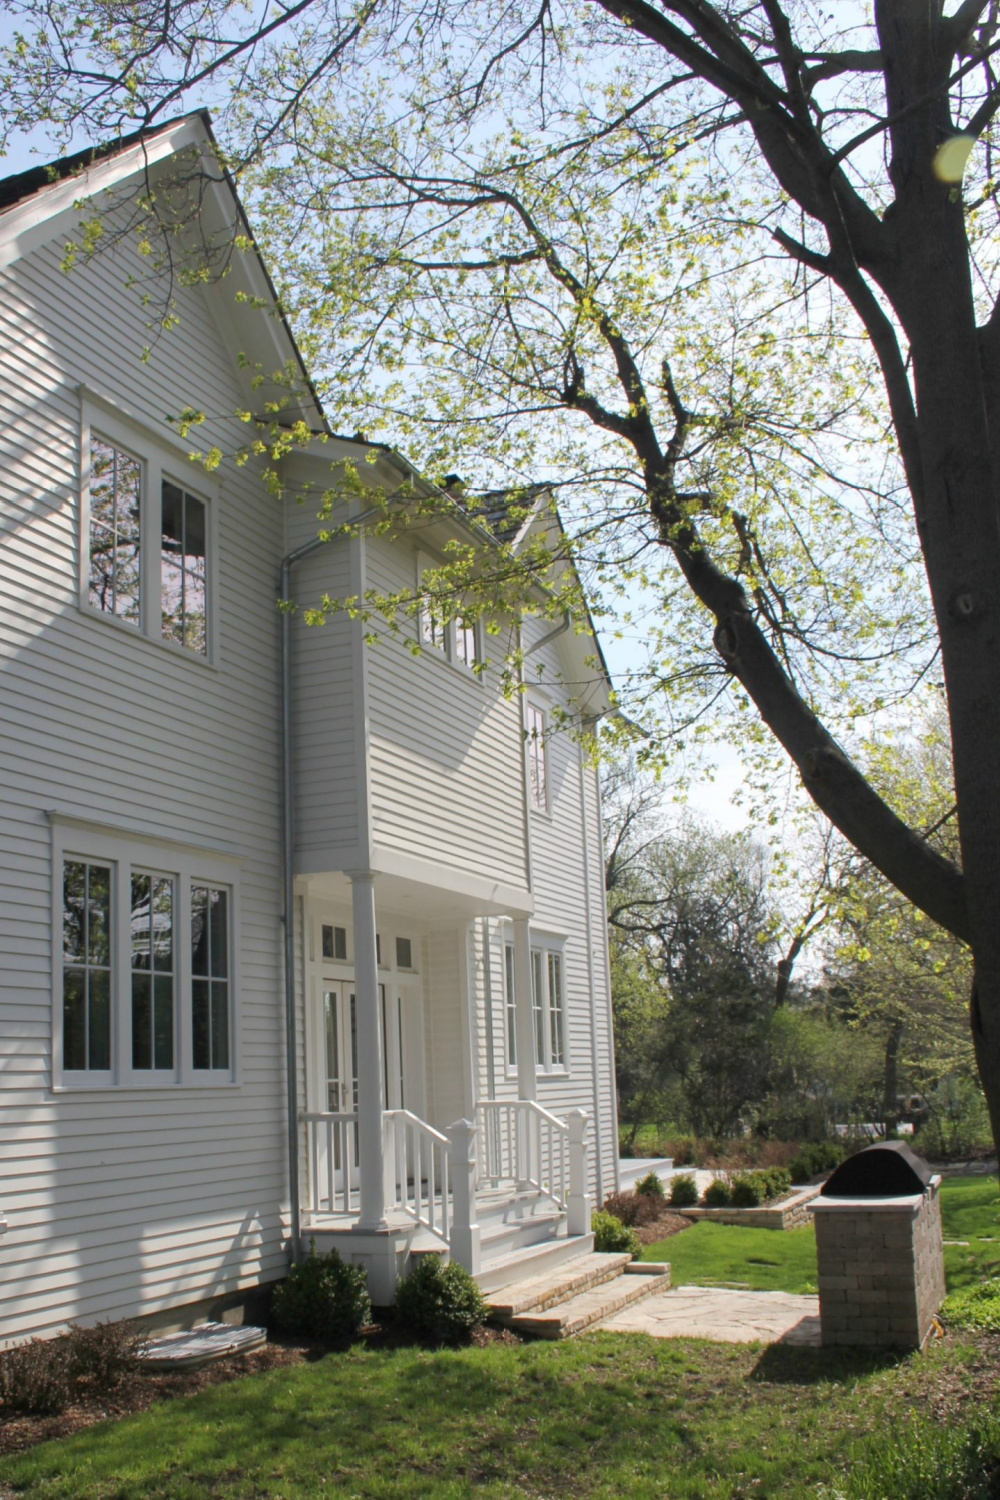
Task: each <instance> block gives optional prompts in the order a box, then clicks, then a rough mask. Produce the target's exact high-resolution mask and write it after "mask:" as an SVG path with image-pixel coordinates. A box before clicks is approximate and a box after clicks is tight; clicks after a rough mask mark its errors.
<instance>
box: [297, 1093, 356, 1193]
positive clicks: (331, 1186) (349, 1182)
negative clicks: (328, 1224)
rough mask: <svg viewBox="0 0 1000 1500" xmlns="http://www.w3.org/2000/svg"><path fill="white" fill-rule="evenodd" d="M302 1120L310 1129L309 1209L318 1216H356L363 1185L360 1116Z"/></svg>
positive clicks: (313, 1116)
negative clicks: (359, 1130) (359, 1133)
mask: <svg viewBox="0 0 1000 1500" xmlns="http://www.w3.org/2000/svg"><path fill="white" fill-rule="evenodd" d="M299 1118H300V1120H302V1121H303V1122H304V1123H305V1127H306V1157H307V1160H308V1163H309V1190H308V1193H307V1195H306V1207H307V1209H308V1210H309V1212H310V1213H314V1214H318V1213H331V1214H336V1213H342V1214H349V1213H352V1212H353V1211H354V1209H355V1207H356V1206H357V1190H358V1186H359V1182H360V1178H359V1174H358V1117H357V1115H352V1114H303V1115H300V1116H299ZM352 1194H353V1195H354V1201H353V1202H352Z"/></svg>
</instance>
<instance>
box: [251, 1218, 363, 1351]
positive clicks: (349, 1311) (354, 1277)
mask: <svg viewBox="0 0 1000 1500" xmlns="http://www.w3.org/2000/svg"><path fill="white" fill-rule="evenodd" d="M370 1316H371V1299H370V1297H369V1296H368V1273H367V1272H366V1271H365V1269H364V1268H363V1267H362V1266H348V1265H345V1264H344V1262H343V1261H342V1260H341V1258H340V1256H339V1255H338V1253H337V1251H336V1250H331V1251H330V1253H329V1254H328V1255H317V1254H316V1245H315V1242H313V1243H311V1244H310V1247H309V1255H308V1257H307V1259H305V1260H302V1261H298V1262H297V1263H296V1264H295V1265H293V1266H292V1268H291V1270H290V1271H289V1273H288V1275H287V1276H286V1277H285V1279H284V1281H279V1282H278V1285H277V1286H276V1287H275V1288H274V1291H273V1292H272V1293H271V1317H272V1320H273V1322H274V1326H275V1327H276V1328H277V1329H279V1331H280V1332H282V1333H291V1334H294V1335H296V1336H297V1337H299V1338H314V1339H321V1340H322V1341H323V1342H325V1343H336V1342H337V1341H339V1340H340V1339H345V1338H350V1337H351V1336H352V1335H353V1334H356V1333H357V1332H358V1331H359V1329H361V1328H362V1327H363V1326H364V1324H365V1323H367V1322H368V1320H369V1318H370Z"/></svg>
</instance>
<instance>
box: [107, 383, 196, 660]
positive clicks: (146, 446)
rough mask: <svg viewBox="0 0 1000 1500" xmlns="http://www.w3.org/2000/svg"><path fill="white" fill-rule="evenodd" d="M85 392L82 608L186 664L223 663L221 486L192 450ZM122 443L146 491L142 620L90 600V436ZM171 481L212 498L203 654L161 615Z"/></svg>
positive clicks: (142, 526) (141, 525)
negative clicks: (163, 530) (163, 523)
mask: <svg viewBox="0 0 1000 1500" xmlns="http://www.w3.org/2000/svg"><path fill="white" fill-rule="evenodd" d="M79 391H80V474H79V496H80V524H79V529H78V539H79V580H78V581H79V607H80V610H81V612H82V613H83V614H84V615H86V616H87V618H88V619H91V620H100V621H101V622H102V623H103V624H105V625H109V626H111V627H112V629H116V630H120V631H124V632H125V634H126V635H128V636H129V637H130V638H131V639H133V640H136V639H138V640H143V641H147V642H149V643H150V644H151V645H154V646H157V647H158V648H159V649H160V650H162V651H167V652H169V653H170V654H171V655H173V656H175V657H178V658H179V659H180V660H183V661H195V662H198V663H199V664H200V665H201V666H203V667H209V668H218V665H219V618H218V617H219V606H218V600H219V539H218V530H219V527H218V513H219V494H220V487H219V485H218V483H217V482H215V481H213V480H211V479H210V478H209V476H208V475H207V474H205V473H204V471H203V470H198V469H195V466H194V465H193V464H192V462H191V460H190V458H188V456H187V450H186V449H184V448H182V447H180V446H179V445H177V444H175V443H171V442H169V441H167V440H165V439H164V437H163V436H161V434H159V433H157V432H154V431H153V430H151V429H150V428H149V427H147V426H144V425H143V423H142V422H140V421H139V420H138V419H137V418H136V417H134V416H132V415H131V414H130V413H128V412H126V411H123V410H121V409H120V408H118V407H116V406H115V405H114V403H112V402H110V401H108V400H107V399H106V398H105V397H103V396H100V395H98V394H97V393H96V392H95V391H92V390H89V389H88V388H86V387H84V386H81V387H80V388H79ZM92 432H96V433H97V434H98V436H99V437H103V438H106V439H107V440H108V441H109V442H111V443H114V444H115V446H116V447H121V448H122V449H124V450H125V451H126V452H127V453H129V454H130V455H131V456H132V457H133V458H135V459H137V460H138V461H139V463H140V464H141V466H142V496H141V500H140V511H139V528H140V536H141V539H142V552H141V563H140V568H141V572H140V579H139V624H138V626H136V625H133V624H130V623H129V621H128V620H123V619H120V618H119V617H118V616H117V615H112V614H108V613H106V612H105V611H104V610H100V609H95V608H94V606H93V605H92V604H91V602H90V439H91V433H92ZM164 479H168V480H170V481H171V482H172V483H173V484H176V485H179V486H180V487H181V488H182V489H184V490H186V491H187V492H188V494H191V495H194V496H195V498H196V499H198V500H202V501H204V503H205V536H206V543H207V547H206V550H207V552H208V557H207V559H206V562H207V566H206V569H205V588H206V606H207V607H206V614H207V620H206V631H205V633H206V644H207V650H206V651H205V653H204V655H203V654H202V653H201V652H200V651H192V650H191V649H190V647H188V646H182V645H180V644H179V642H177V641H168V640H164V638H163V634H162V628H161V612H160V590H161V579H160V558H161V553H160V505H161V490H162V484H163V481H164Z"/></svg>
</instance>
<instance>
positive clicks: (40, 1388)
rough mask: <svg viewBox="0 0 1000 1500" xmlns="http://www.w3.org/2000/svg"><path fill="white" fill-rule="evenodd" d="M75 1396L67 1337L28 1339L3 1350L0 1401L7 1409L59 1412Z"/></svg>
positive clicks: (41, 1414) (42, 1413) (42, 1414)
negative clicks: (23, 1342) (24, 1342)
mask: <svg viewBox="0 0 1000 1500" xmlns="http://www.w3.org/2000/svg"><path fill="white" fill-rule="evenodd" d="M72 1396H73V1376H72V1371H71V1363H70V1348H69V1340H68V1339H29V1341H28V1342H27V1343H26V1344H18V1345H16V1346H15V1347H14V1348H13V1349H4V1350H3V1351H2V1352H0V1405H2V1407H3V1409H4V1411H5V1412H23V1413H24V1414H25V1415H30V1416H39V1417H51V1416H56V1415H58V1413H59V1412H61V1411H65V1410H66V1408H67V1406H68V1405H69V1403H70V1400H71V1398H72Z"/></svg>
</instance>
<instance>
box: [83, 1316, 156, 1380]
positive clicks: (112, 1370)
mask: <svg viewBox="0 0 1000 1500" xmlns="http://www.w3.org/2000/svg"><path fill="white" fill-rule="evenodd" d="M142 1342H143V1340H142V1335H141V1334H140V1333H139V1330H138V1329H137V1328H136V1327H135V1325H134V1324H132V1323H129V1322H127V1321H126V1322H119V1323H98V1324H97V1325H96V1326H95V1327H94V1328H80V1327H79V1326H78V1325H77V1324H75V1323H71V1324H70V1329H69V1333H68V1335H67V1337H66V1343H67V1345H68V1347H69V1360H70V1372H71V1374H72V1376H73V1378H74V1379H75V1380H85V1381H87V1383H88V1384H89V1385H90V1387H91V1389H92V1390H94V1391H98V1392H103V1391H113V1390H115V1389H116V1387H118V1386H120V1385H121V1383H122V1381H123V1380H125V1379H126V1377H127V1376H129V1375H133V1374H135V1372H136V1370H138V1368H139V1350H140V1348H141V1347H142Z"/></svg>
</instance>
